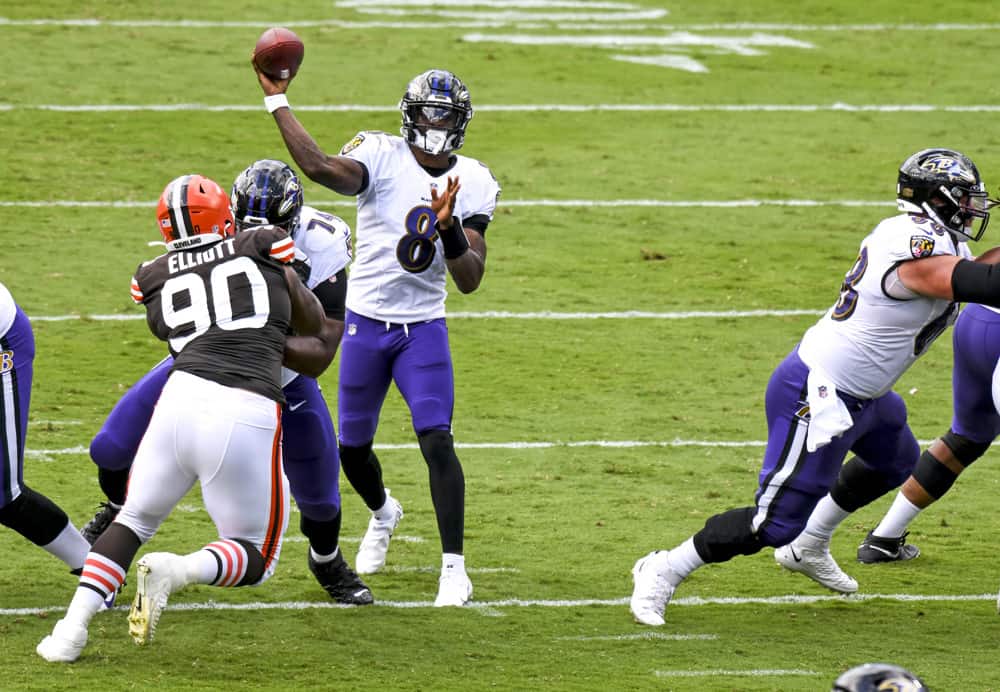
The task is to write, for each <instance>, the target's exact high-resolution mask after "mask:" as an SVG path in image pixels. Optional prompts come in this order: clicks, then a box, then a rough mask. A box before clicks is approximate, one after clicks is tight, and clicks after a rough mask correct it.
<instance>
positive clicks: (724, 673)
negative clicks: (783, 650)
mask: <svg viewBox="0 0 1000 692" xmlns="http://www.w3.org/2000/svg"><path fill="white" fill-rule="evenodd" d="M653 675H655V676H656V677H658V678H721V677H741V678H746V677H751V678H773V677H783V676H788V675H808V676H814V675H821V673H819V672H817V671H815V670H799V669H795V668H792V669H785V668H772V669H769V668H757V669H750V670H723V669H715V670H654V671H653Z"/></svg>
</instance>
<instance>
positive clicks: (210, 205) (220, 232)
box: [156, 175, 235, 250]
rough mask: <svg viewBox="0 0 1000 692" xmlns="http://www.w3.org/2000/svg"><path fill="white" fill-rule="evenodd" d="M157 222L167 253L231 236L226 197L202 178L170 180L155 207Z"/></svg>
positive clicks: (221, 191) (229, 213)
mask: <svg viewBox="0 0 1000 692" xmlns="http://www.w3.org/2000/svg"><path fill="white" fill-rule="evenodd" d="M156 219H157V221H158V222H159V226H160V233H162V234H163V240H164V241H166V244H167V250H186V249H188V248H193V247H198V246H201V245H207V244H208V243H214V242H215V241H217V240H222V239H223V238H225V237H227V236H231V235H233V233H234V232H235V226H234V224H233V213H232V211H230V209H229V195H227V194H226V193H225V191H223V189H222V188H221V187H219V184H218V183H217V182H215V181H214V180H210V179H209V178H206V177H204V176H201V175H182V176H181V177H179V178H175V179H174V180H171V181H170V182H169V183H168V184H167V186H166V187H165V188H164V189H163V194H162V195H160V202H159V204H157V205H156Z"/></svg>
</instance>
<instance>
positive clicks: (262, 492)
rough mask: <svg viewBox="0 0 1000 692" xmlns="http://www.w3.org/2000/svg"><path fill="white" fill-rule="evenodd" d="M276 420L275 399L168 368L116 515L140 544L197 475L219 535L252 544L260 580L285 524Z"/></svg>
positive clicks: (285, 485)
mask: <svg viewBox="0 0 1000 692" xmlns="http://www.w3.org/2000/svg"><path fill="white" fill-rule="evenodd" d="M280 421H281V406H280V404H278V403H277V402H275V401H272V400H271V399H268V398H267V397H264V396H261V395H260V394H255V393H253V392H250V391H247V390H245V389H237V388H235V387H226V386H224V385H221V384H218V383H216V382H212V381H210V380H206V379H204V378H201V377H197V376H195V375H191V374H189V373H186V372H174V373H172V374H171V375H170V377H169V378H168V379H167V383H166V385H165V386H164V388H163V392H162V393H161V394H160V399H159V401H157V403H156V408H155V410H154V411H153V417H152V419H151V420H150V422H149V427H148V428H147V429H146V434H145V435H144V436H143V438H142V442H140V444H139V449H138V451H137V452H136V456H135V460H134V462H133V463H132V471H131V473H130V475H129V485H128V495H127V496H126V500H125V505H124V507H122V510H121V512H120V513H119V515H118V518H117V521H118V522H119V523H121V524H124V525H125V526H127V527H128V528H130V529H131V530H132V531H134V532H135V534H136V535H137V536H138V537H139V539H140V540H142V542H143V543H145V542H146V541H148V540H149V539H150V538H152V536H153V534H154V533H156V530H157V529H158V528H159V527H160V524H162V523H163V520H164V519H166V518H167V515H168V514H170V512H171V511H172V510H173V508H174V507H175V506H176V505H177V503H178V502H180V500H181V498H183V497H184V496H185V495H186V494H187V492H188V491H189V490H190V489H191V488H192V487H193V486H194V483H195V481H200V482H201V494H202V499H203V500H204V502H205V509H206V510H208V513H209V515H210V516H211V517H212V521H214V522H215V526H216V528H217V529H218V531H219V536H220V537H221V538H230V539H232V538H241V539H243V540H246V541H249V542H250V543H252V544H253V545H254V546H256V547H257V549H258V550H260V552H261V554H262V555H263V556H264V564H265V576H264V579H266V578H267V577H269V576H270V575H271V573H273V571H274V567H275V564H276V563H277V561H278V555H279V553H280V552H281V539H282V536H284V533H285V529H286V527H287V526H288V481H287V480H286V479H285V475H284V473H283V472H282V467H281V425H280ZM261 581H263V579H262V580H261Z"/></svg>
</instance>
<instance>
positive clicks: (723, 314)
mask: <svg viewBox="0 0 1000 692" xmlns="http://www.w3.org/2000/svg"><path fill="white" fill-rule="evenodd" d="M823 312H824V311H823V310H805V309H802V310H693V311H692V310H688V311H682V312H646V311H642V310H625V311H623V312H507V311H505V310H487V311H484V312H452V313H449V314H448V317H449V318H450V319H491V320H633V319H650V320H690V319H701V318H704V319H739V318H744V317H798V316H805V315H812V316H817V317H818V316H819V315H822V314H823ZM30 319H31V321H32V322H73V321H78V320H87V321H93V322H132V321H135V320H144V319H146V317H145V315H140V314H138V313H134V314H123V315H35V316H33V317H31V318H30Z"/></svg>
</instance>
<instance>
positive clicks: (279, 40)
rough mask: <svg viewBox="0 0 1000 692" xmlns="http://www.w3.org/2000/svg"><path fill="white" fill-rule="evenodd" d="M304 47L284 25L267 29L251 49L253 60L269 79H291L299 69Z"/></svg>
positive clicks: (304, 50) (300, 40)
mask: <svg viewBox="0 0 1000 692" xmlns="http://www.w3.org/2000/svg"><path fill="white" fill-rule="evenodd" d="M305 52H306V47H305V44H303V43H302V39H300V38H299V37H298V36H297V35H296V34H295V32H294V31H292V30H291V29H285V28H284V27H280V26H279V27H274V28H271V29H268V30H267V31H265V32H264V33H263V34H261V35H260V38H259V39H257V45H256V46H254V49H253V62H254V64H255V65H256V66H257V68H258V69H259V70H260V71H261V72H263V73H264V74H266V75H267V76H268V77H270V78H271V79H291V78H292V77H294V76H295V73H296V72H298V71H299V65H301V64H302V57H303V56H304V55H305Z"/></svg>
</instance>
